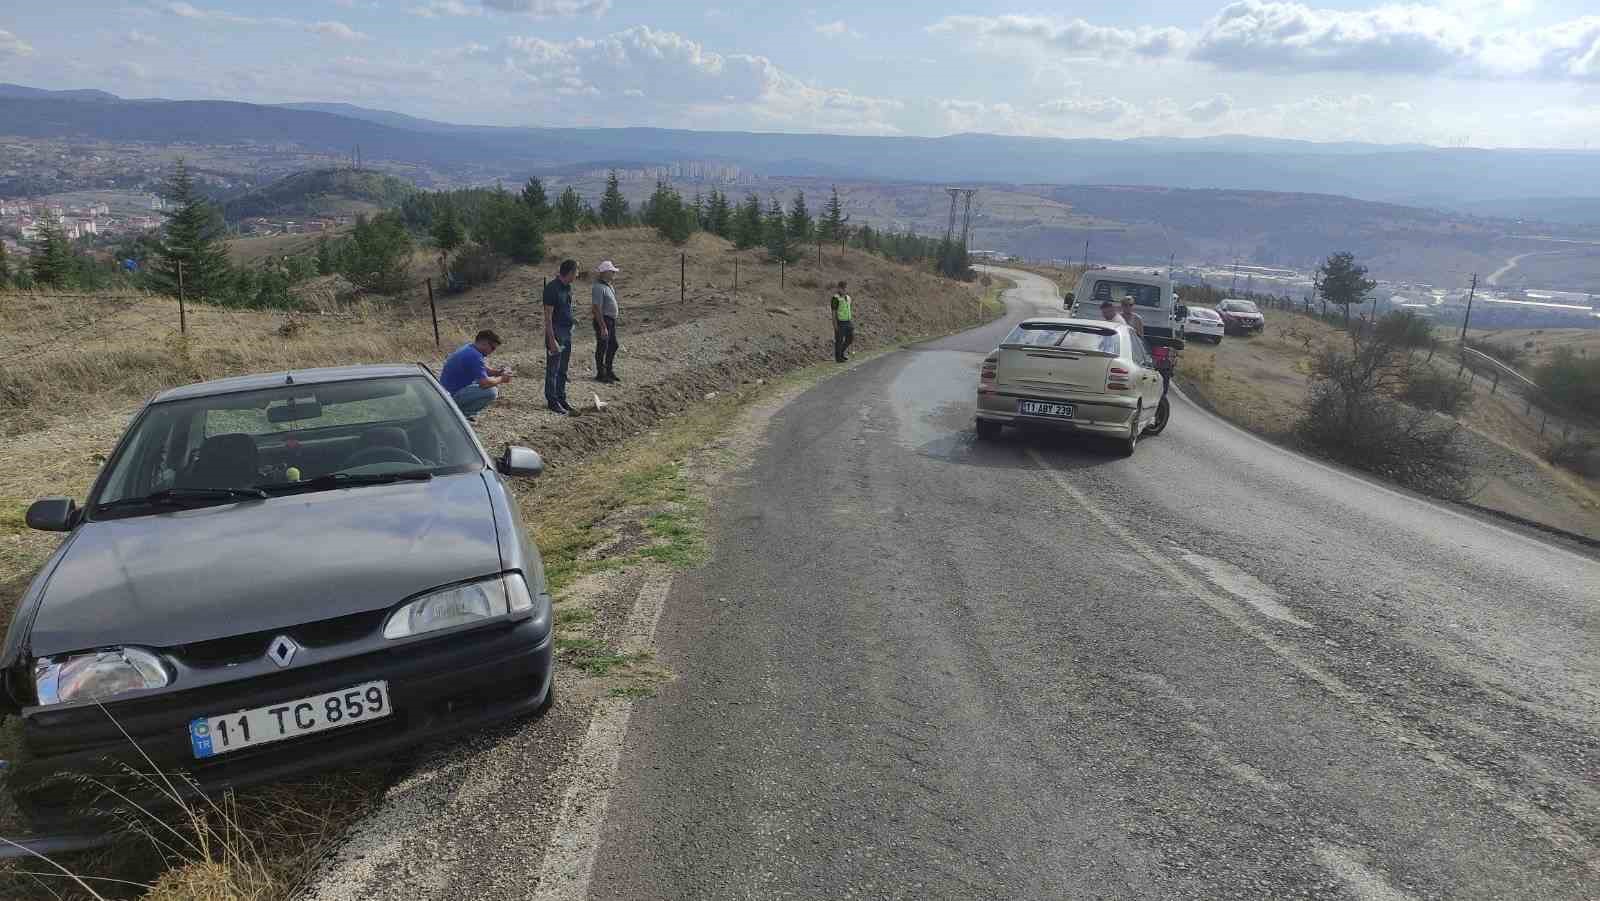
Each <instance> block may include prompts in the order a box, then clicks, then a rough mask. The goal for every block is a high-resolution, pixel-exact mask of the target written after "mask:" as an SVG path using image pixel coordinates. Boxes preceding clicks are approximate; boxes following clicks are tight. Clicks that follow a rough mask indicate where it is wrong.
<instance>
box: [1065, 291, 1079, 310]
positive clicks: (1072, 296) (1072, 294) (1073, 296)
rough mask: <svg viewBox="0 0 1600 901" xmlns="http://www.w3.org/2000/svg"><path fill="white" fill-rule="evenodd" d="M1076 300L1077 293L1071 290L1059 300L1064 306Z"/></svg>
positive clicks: (1070, 304) (1068, 305)
mask: <svg viewBox="0 0 1600 901" xmlns="http://www.w3.org/2000/svg"><path fill="white" fill-rule="evenodd" d="M1077 302H1078V295H1077V294H1076V293H1075V292H1073V291H1068V292H1067V296H1066V297H1065V298H1064V299H1063V300H1062V301H1061V305H1062V306H1064V307H1070V306H1072V305H1073V304H1075V303H1077Z"/></svg>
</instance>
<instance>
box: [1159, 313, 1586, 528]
mask: <svg viewBox="0 0 1600 901" xmlns="http://www.w3.org/2000/svg"><path fill="white" fill-rule="evenodd" d="M1267 316H1268V321H1267V331H1266V333H1265V334H1263V335H1261V336H1259V337H1254V338H1241V337H1228V338H1225V339H1223V343H1222V344H1221V345H1219V346H1212V345H1209V344H1200V343H1197V342H1190V343H1189V345H1188V347H1187V348H1186V349H1185V350H1184V351H1183V356H1182V358H1181V360H1180V362H1179V365H1178V373H1179V378H1180V379H1181V380H1182V382H1183V383H1184V384H1185V385H1187V386H1189V387H1190V388H1191V389H1193V390H1194V391H1195V392H1196V393H1197V394H1199V395H1200V397H1201V398H1202V399H1203V400H1204V401H1205V402H1206V403H1207V404H1209V405H1210V406H1211V407H1212V408H1214V409H1215V410H1216V411H1217V413H1218V414H1220V415H1222V416H1223V417H1224V418H1226V419H1229V420H1231V421H1233V422H1236V423H1238V424H1240V425H1243V426H1244V427H1246V428H1248V429H1250V430H1251V431H1254V432H1256V433H1258V434H1262V435H1267V436H1270V437H1274V438H1283V437H1285V436H1287V435H1288V433H1289V432H1290V430H1291V429H1292V428H1293V426H1294V423H1295V421H1296V420H1297V419H1299V418H1300V417H1301V416H1302V415H1303V414H1304V413H1305V405H1306V398H1307V394H1308V392H1309V389H1310V384H1311V360H1312V357H1313V356H1314V355H1315V354H1316V353H1317V352H1318V351H1320V350H1321V349H1322V348H1324V347H1327V346H1329V345H1341V346H1342V345H1344V344H1345V343H1346V342H1348V340H1349V339H1348V337H1347V336H1346V334H1345V333H1344V332H1343V331H1342V330H1340V329H1338V328H1335V327H1333V326H1330V325H1327V324H1326V323H1323V322H1322V321H1320V320H1317V319H1315V318H1312V317H1308V316H1302V315H1298V314H1292V313H1282V312H1269V313H1268V314H1267ZM1569 340H1570V339H1569ZM1434 366H1435V368H1437V369H1440V370H1442V371H1444V372H1446V373H1450V374H1453V373H1454V372H1455V369H1456V367H1455V364H1454V363H1453V362H1451V360H1450V358H1449V357H1448V354H1447V352H1446V351H1443V350H1441V351H1440V352H1439V353H1438V354H1437V355H1436V357H1435V360H1434ZM1538 412H1539V411H1538V409H1537V408H1535V409H1534V410H1533V415H1532V416H1529V415H1528V414H1527V413H1526V412H1525V404H1524V403H1523V401H1522V400H1521V399H1520V398H1518V397H1516V396H1515V395H1510V394H1508V392H1507V391H1505V390H1504V388H1503V386H1502V390H1501V391H1500V392H1499V393H1498V394H1491V393H1490V385H1489V382H1488V381H1486V380H1484V379H1481V378H1480V379H1478V380H1477V382H1476V384H1475V385H1474V386H1473V400H1472V404H1471V406H1470V407H1469V408H1468V409H1467V410H1465V411H1464V412H1463V413H1462V414H1461V415H1460V416H1459V421H1460V422H1461V423H1462V424H1463V425H1465V426H1467V427H1468V428H1470V429H1472V430H1473V431H1475V432H1477V433H1478V434H1479V435H1482V436H1484V437H1485V438H1487V439H1489V440H1490V441H1492V442H1494V443H1496V444H1498V445H1500V446H1501V447H1503V448H1504V449H1505V450H1507V451H1508V452H1510V453H1511V454H1514V455H1516V458H1518V459H1519V462H1520V463H1521V464H1522V465H1524V466H1525V467H1526V469H1527V470H1529V471H1530V472H1533V473H1536V474H1537V476H1538V480H1539V481H1541V482H1543V483H1544V484H1545V485H1546V488H1547V490H1544V491H1542V492H1541V493H1538V494H1536V493H1533V492H1531V490H1529V489H1527V488H1526V487H1519V486H1518V485H1516V484H1513V483H1511V482H1508V481H1506V480H1504V479H1500V478H1493V479H1490V480H1489V481H1488V483H1487V486H1486V487H1485V489H1484V491H1483V492H1482V494H1480V495H1479V496H1478V497H1477V498H1476V502H1477V503H1481V504H1483V505H1485V506H1491V507H1494V508H1496V509H1502V510H1505V511H1506V512H1509V513H1513V514H1515V515H1518V516H1522V517H1525V518H1529V519H1535V520H1539V521H1547V522H1549V524H1551V525H1553V526H1556V527H1558V528H1564V529H1568V530H1570V531H1576V532H1583V533H1586V534H1589V533H1596V532H1600V480H1596V479H1590V478H1585V477H1583V476H1581V475H1578V474H1575V473H1571V472H1567V471H1564V470H1562V469H1560V468H1559V467H1555V466H1551V465H1550V464H1549V463H1547V462H1546V461H1545V460H1543V459H1542V458H1541V457H1540V452H1541V450H1542V449H1543V446H1544V441H1543V439H1541V438H1540V436H1539V433H1538V425H1539V423H1538V418H1537V417H1538Z"/></svg>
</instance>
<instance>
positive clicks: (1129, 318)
mask: <svg viewBox="0 0 1600 901" xmlns="http://www.w3.org/2000/svg"><path fill="white" fill-rule="evenodd" d="M1122 321H1123V322H1126V323H1127V324H1128V328H1131V329H1133V333H1134V334H1135V335H1138V336H1139V337H1141V338H1143V337H1144V319H1143V318H1142V317H1140V316H1139V314H1138V313H1135V312H1134V311H1133V295H1132V294H1124V295H1122Z"/></svg>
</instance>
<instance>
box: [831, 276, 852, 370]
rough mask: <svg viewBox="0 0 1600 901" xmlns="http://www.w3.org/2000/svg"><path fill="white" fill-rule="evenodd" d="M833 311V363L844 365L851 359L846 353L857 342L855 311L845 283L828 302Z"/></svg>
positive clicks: (841, 284)
mask: <svg viewBox="0 0 1600 901" xmlns="http://www.w3.org/2000/svg"><path fill="white" fill-rule="evenodd" d="M828 304H829V306H830V307H831V308H832V310H833V361H834V362H835V363H843V362H844V361H845V360H848V359H850V355H849V354H848V353H846V351H848V350H849V349H850V345H851V343H852V342H854V341H855V340H856V323H855V311H854V310H852V309H851V303H850V295H849V294H846V293H845V283H844V282H842V281H841V282H840V283H839V290H837V291H835V292H834V294H833V297H832V298H831V299H830V300H829V301H828Z"/></svg>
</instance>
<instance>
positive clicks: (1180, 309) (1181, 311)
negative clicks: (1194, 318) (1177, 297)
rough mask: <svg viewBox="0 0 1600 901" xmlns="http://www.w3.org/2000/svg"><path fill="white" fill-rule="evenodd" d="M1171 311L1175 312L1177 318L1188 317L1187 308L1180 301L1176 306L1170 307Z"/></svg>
mask: <svg viewBox="0 0 1600 901" xmlns="http://www.w3.org/2000/svg"><path fill="white" fill-rule="evenodd" d="M1172 312H1174V313H1177V314H1178V318H1179V319H1188V318H1189V308H1188V307H1186V306H1184V305H1183V304H1181V303H1180V304H1178V305H1177V306H1176V307H1173V308H1172Z"/></svg>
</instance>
